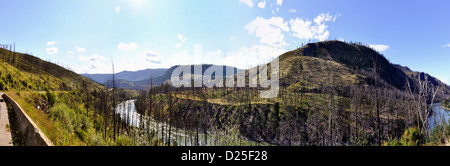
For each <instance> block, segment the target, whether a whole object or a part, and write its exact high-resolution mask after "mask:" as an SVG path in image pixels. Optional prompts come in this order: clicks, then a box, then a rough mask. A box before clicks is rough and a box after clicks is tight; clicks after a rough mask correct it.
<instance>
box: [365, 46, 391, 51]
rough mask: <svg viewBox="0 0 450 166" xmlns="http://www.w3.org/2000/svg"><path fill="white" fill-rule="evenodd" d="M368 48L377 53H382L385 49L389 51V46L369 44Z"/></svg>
mask: <svg viewBox="0 0 450 166" xmlns="http://www.w3.org/2000/svg"><path fill="white" fill-rule="evenodd" d="M369 46H370V47H371V48H373V49H374V50H376V51H378V52H383V51H386V50H387V49H389V46H387V45H382V44H379V45H376V44H369Z"/></svg>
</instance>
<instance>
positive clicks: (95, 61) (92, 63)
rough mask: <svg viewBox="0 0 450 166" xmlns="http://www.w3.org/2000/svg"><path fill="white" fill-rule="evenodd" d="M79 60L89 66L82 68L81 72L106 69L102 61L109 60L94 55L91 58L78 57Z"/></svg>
mask: <svg viewBox="0 0 450 166" xmlns="http://www.w3.org/2000/svg"><path fill="white" fill-rule="evenodd" d="M78 60H80V61H81V62H87V63H88V64H89V65H88V66H86V67H84V68H82V69H81V71H80V72H92V70H95V69H99V68H102V67H105V64H104V63H103V62H102V61H105V60H108V58H106V57H103V56H100V55H98V54H92V55H91V56H89V57H86V56H83V55H78Z"/></svg>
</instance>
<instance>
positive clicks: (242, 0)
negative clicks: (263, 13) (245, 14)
mask: <svg viewBox="0 0 450 166" xmlns="http://www.w3.org/2000/svg"><path fill="white" fill-rule="evenodd" d="M239 4H246V5H247V6H248V7H251V8H252V7H253V6H254V5H253V0H239Z"/></svg>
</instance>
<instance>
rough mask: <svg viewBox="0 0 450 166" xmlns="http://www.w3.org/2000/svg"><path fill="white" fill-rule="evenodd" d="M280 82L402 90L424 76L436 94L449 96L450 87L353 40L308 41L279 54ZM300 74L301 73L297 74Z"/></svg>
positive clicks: (284, 84)
mask: <svg viewBox="0 0 450 166" xmlns="http://www.w3.org/2000/svg"><path fill="white" fill-rule="evenodd" d="M279 58H280V85H282V86H292V85H295V84H298V83H299V82H301V81H302V82H303V84H306V85H308V84H311V85H317V84H325V82H329V81H330V80H333V84H335V85H342V86H346V85H351V84H360V85H367V86H383V87H394V88H396V89H399V90H405V88H406V85H407V81H409V82H410V83H411V85H412V87H413V88H414V87H416V84H417V82H418V78H420V79H421V80H422V81H424V80H425V76H427V77H428V81H429V83H430V85H431V86H434V87H440V89H441V90H442V91H441V93H440V94H439V97H443V96H446V95H450V87H449V86H448V85H446V84H444V83H442V82H441V81H440V80H438V79H436V78H435V77H433V76H430V75H428V74H426V73H423V72H415V71H412V70H410V69H409V68H407V67H403V66H400V65H396V64H392V63H391V62H389V60H387V59H386V58H385V57H384V56H383V55H381V54H380V53H378V52H377V51H375V50H373V49H372V48H370V47H368V46H366V45H362V44H356V43H345V42H341V41H324V42H317V43H309V44H307V45H305V46H304V47H302V48H299V49H296V50H293V51H290V52H287V53H285V54H283V55H281V56H280V57H279ZM300 73H301V74H300Z"/></svg>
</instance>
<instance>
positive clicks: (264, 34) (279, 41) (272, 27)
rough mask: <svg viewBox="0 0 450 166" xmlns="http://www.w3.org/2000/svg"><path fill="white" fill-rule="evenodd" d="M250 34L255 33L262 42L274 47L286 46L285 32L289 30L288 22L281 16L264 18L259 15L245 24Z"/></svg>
mask: <svg viewBox="0 0 450 166" xmlns="http://www.w3.org/2000/svg"><path fill="white" fill-rule="evenodd" d="M245 29H246V30H247V31H248V33H249V34H255V36H256V37H258V38H260V43H262V44H267V45H270V46H273V47H283V46H286V45H287V44H286V42H285V41H284V34H283V33H282V32H283V31H284V32H288V31H289V27H288V24H287V22H285V21H284V20H283V18H281V17H272V18H270V19H264V18H261V17H257V18H256V19H255V20H253V21H252V22H250V23H249V24H247V25H246V26H245Z"/></svg>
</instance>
